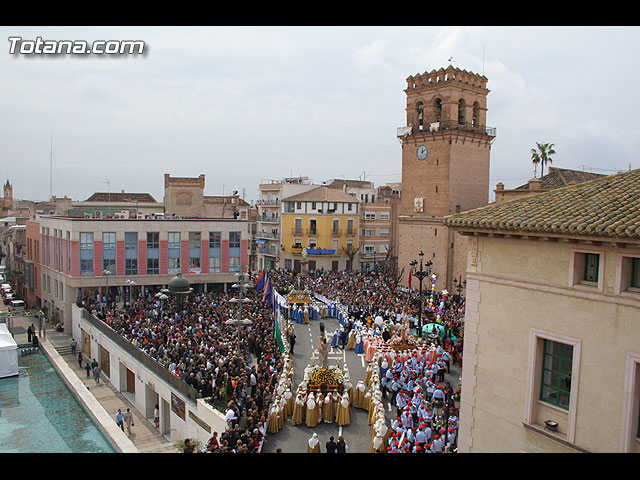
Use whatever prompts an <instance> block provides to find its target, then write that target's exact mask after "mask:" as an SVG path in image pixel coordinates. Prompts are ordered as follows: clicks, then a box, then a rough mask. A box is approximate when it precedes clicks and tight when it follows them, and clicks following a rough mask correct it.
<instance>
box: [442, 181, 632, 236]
mask: <svg viewBox="0 0 640 480" xmlns="http://www.w3.org/2000/svg"><path fill="white" fill-rule="evenodd" d="M444 222H445V224H446V225H448V226H450V227H452V228H459V229H478V230H495V231H501V232H504V233H515V232H530V233H539V234H565V235H566V234H569V235H575V236H582V237H584V236H589V237H608V238H615V239H633V240H640V169H636V170H631V171H628V172H623V173H617V174H614V175H606V176H603V177H599V178H597V179H595V180H591V181H588V182H585V183H581V184H578V185H569V186H567V187H563V188H558V189H555V190H551V191H548V192H543V193H539V194H537V195H532V196H528V197H523V198H518V199H516V200H511V201H508V202H504V203H496V204H491V205H487V206H485V207H481V208H477V209H474V210H469V211H467V212H463V213H459V214H454V215H450V216H448V217H445V219H444Z"/></svg>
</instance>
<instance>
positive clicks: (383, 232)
mask: <svg viewBox="0 0 640 480" xmlns="http://www.w3.org/2000/svg"><path fill="white" fill-rule="evenodd" d="M380 236H381V237H388V236H389V229H388V228H381V229H380Z"/></svg>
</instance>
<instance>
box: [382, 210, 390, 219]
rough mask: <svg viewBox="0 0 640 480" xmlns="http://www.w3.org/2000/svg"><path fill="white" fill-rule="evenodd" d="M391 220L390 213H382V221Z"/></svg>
mask: <svg viewBox="0 0 640 480" xmlns="http://www.w3.org/2000/svg"><path fill="white" fill-rule="evenodd" d="M390 218H391V217H390V215H389V212H380V220H389V219H390Z"/></svg>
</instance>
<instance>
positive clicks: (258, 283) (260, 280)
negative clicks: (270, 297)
mask: <svg viewBox="0 0 640 480" xmlns="http://www.w3.org/2000/svg"><path fill="white" fill-rule="evenodd" d="M262 287H264V270H263V271H261V272H260V275H259V276H258V279H257V280H256V292H259V291H260V290H262Z"/></svg>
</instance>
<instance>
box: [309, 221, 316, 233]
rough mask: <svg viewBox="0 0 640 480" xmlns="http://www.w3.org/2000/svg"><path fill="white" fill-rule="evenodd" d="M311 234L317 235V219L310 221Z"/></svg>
mask: <svg viewBox="0 0 640 480" xmlns="http://www.w3.org/2000/svg"><path fill="white" fill-rule="evenodd" d="M309 233H310V234H312V235H315V234H316V220H315V219H311V220H309Z"/></svg>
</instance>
